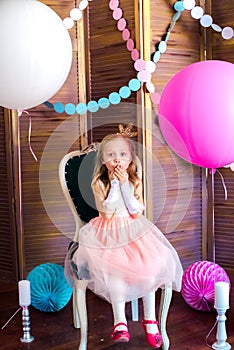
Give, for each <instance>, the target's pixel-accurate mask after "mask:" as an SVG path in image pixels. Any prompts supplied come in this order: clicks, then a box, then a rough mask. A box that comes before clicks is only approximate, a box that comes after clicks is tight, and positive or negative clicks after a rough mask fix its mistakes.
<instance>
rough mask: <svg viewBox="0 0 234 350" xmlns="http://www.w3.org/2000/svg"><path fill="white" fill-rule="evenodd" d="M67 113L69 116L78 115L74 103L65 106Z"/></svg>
mask: <svg viewBox="0 0 234 350" xmlns="http://www.w3.org/2000/svg"><path fill="white" fill-rule="evenodd" d="M65 112H66V113H67V114H69V115H72V114H74V113H76V106H75V105H74V104H73V103H67V104H66V106H65Z"/></svg>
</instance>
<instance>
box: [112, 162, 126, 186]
mask: <svg viewBox="0 0 234 350" xmlns="http://www.w3.org/2000/svg"><path fill="white" fill-rule="evenodd" d="M113 175H114V176H115V178H117V180H119V182H120V184H123V183H124V182H125V181H126V180H127V178H128V173H127V171H126V170H125V169H123V168H122V167H121V165H120V164H118V165H116V167H115V170H114V174H113Z"/></svg>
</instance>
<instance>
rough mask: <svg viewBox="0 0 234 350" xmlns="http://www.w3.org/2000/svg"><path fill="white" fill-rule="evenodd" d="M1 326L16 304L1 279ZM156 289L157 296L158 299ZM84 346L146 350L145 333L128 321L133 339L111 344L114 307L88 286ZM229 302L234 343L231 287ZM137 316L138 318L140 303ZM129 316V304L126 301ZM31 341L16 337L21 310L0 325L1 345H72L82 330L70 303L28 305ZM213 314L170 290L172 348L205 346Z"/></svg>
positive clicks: (29, 349)
mask: <svg viewBox="0 0 234 350" xmlns="http://www.w3.org/2000/svg"><path fill="white" fill-rule="evenodd" d="M0 289H1V290H0V326H1V327H2V326H3V324H4V323H5V322H6V321H7V320H8V319H9V317H10V316H11V315H12V314H13V313H14V311H16V310H17V309H18V293H17V290H16V289H15V287H9V286H5V288H4V284H1V288H0ZM159 298H160V292H158V294H157V296H156V301H157V305H158V304H159ZM87 301H88V320H89V330H88V350H93V349H95V350H122V349H123V350H125V349H126V350H127V349H128V350H133V349H134V350H137V349H141V350H148V349H150V347H148V346H147V345H146V343H145V340H144V333H143V330H142V329H141V324H140V321H139V322H133V321H129V331H130V334H131V340H130V342H129V343H125V344H124V345H123V344H113V342H112V341H111V339H110V336H109V334H110V331H111V327H112V311H111V307H110V305H109V304H108V303H107V302H105V301H103V300H101V299H99V298H97V297H96V296H95V295H94V294H92V293H91V292H89V291H88V293H87ZM230 305H232V308H230V309H229V310H228V311H227V313H226V316H227V322H226V327H227V335H228V342H229V343H230V344H232V347H233V348H234V292H233V288H232V292H231V297H230ZM139 306H140V311H139V313H140V315H139V316H140V319H141V318H142V304H141V302H139ZM126 313H127V317H128V319H129V320H130V318H131V315H130V304H127V306H126ZM30 316H31V334H32V335H33V336H34V337H35V340H34V341H33V342H32V343H29V344H25V343H21V342H20V337H21V336H22V324H21V312H19V313H18V314H17V315H16V316H15V318H14V319H13V320H12V321H11V322H10V323H9V324H8V325H7V326H6V327H5V328H4V329H3V330H0V349H1V350H76V349H78V344H79V336H80V331H79V330H76V329H74V328H73V324H72V311H71V303H69V304H68V305H67V306H66V307H65V308H64V309H62V310H60V311H59V312H56V313H43V312H40V311H38V310H36V309H34V308H33V307H32V306H30ZM215 319H216V313H215V312H200V311H196V310H194V309H192V308H191V307H189V306H188V305H187V304H186V303H185V301H184V300H183V298H182V296H181V295H180V294H179V293H174V294H173V298H172V303H171V307H170V311H169V316H168V323H167V330H168V335H169V338H170V342H171V345H170V350H206V349H208V348H209V347H208V346H207V345H206V335H207V334H208V332H209V331H210V329H211V328H212V326H213V324H214V322H215ZM215 331H216V329H215V330H214V332H213V333H212V334H211V336H210V337H209V344H213V342H214V341H215Z"/></svg>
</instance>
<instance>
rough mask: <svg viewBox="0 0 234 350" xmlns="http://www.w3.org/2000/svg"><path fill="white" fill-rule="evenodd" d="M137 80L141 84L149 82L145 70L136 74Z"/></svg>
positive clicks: (149, 76) (149, 77) (148, 74)
mask: <svg viewBox="0 0 234 350" xmlns="http://www.w3.org/2000/svg"><path fill="white" fill-rule="evenodd" d="M137 78H138V80H140V81H142V82H143V83H146V82H147V81H149V80H151V74H150V73H149V72H148V71H147V70H142V71H140V72H138V73H137Z"/></svg>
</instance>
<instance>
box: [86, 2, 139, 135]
mask: <svg viewBox="0 0 234 350" xmlns="http://www.w3.org/2000/svg"><path fill="white" fill-rule="evenodd" d="M120 5H121V8H122V9H123V12H124V17H125V19H126V20H127V27H128V29H129V30H130V31H131V35H132V36H131V37H132V38H133V39H134V35H135V34H134V33H135V13H134V11H135V8H134V1H132V0H125V1H121V4H120ZM116 23H117V22H116V21H115V20H114V19H113V18H112V11H111V10H110V9H109V6H108V1H106V0H99V1H92V2H90V3H89V34H88V35H89V46H90V53H89V66H90V99H92V100H96V101H97V100H98V99H99V98H101V97H108V95H109V94H110V93H111V92H118V91H119V89H120V87H121V86H124V85H127V84H128V82H129V80H130V79H131V78H135V76H136V73H135V70H134V66H133V61H132V59H131V54H130V52H129V51H128V50H127V49H126V42H125V41H123V39H122V35H121V33H120V32H119V31H118V30H117V28H116ZM136 120H137V110H136V94H134V93H133V94H132V95H131V96H130V97H129V98H128V99H126V100H122V101H121V103H120V104H118V105H117V106H114V105H112V106H111V107H110V108H108V109H107V110H101V109H100V110H99V111H98V112H97V113H94V114H93V115H90V120H89V129H90V134H91V136H90V139H91V140H92V141H93V140H94V141H100V140H101V139H102V138H103V136H104V135H106V134H108V133H111V132H117V130H118V124H119V123H124V124H127V123H129V122H132V123H133V124H134V125H136ZM91 129H92V130H91Z"/></svg>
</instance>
